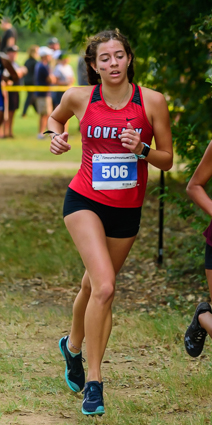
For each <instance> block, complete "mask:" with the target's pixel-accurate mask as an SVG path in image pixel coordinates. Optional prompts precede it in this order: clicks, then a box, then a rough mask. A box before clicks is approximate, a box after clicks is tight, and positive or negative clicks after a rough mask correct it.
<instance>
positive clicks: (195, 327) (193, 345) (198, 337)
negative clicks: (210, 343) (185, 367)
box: [184, 302, 212, 357]
mask: <svg viewBox="0 0 212 425" xmlns="http://www.w3.org/2000/svg"><path fill="white" fill-rule="evenodd" d="M206 311H209V313H211V312H212V311H211V306H210V304H208V303H206V302H203V303H200V304H199V305H198V306H197V309H196V311H195V314H194V317H193V320H192V322H191V324H190V326H189V327H188V329H187V331H186V333H185V337H184V343H185V348H186V351H187V353H188V354H189V355H190V356H191V357H198V356H199V355H200V354H201V352H202V350H203V347H204V343H205V338H206V336H207V332H206V330H205V329H203V328H202V327H201V326H200V324H199V320H198V316H199V314H201V313H206Z"/></svg>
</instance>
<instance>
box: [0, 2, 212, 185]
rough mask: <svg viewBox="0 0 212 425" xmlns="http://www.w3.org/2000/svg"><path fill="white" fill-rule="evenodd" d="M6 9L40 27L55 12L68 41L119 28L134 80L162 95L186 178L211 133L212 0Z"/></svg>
mask: <svg viewBox="0 0 212 425" xmlns="http://www.w3.org/2000/svg"><path fill="white" fill-rule="evenodd" d="M5 12H7V14H9V16H10V17H11V18H12V19H13V21H14V22H20V21H25V22H26V23H27V24H28V26H29V28H31V30H39V31H41V29H42V27H43V25H44V24H45V23H46V21H47V20H48V19H49V18H50V17H52V16H54V15H55V14H57V16H58V19H59V20H60V21H61V22H62V24H63V26H64V27H65V29H66V30H67V31H69V32H70V34H71V40H70V41H71V44H72V46H76V45H77V44H78V43H80V44H81V43H82V41H83V40H85V39H86V37H87V36H89V35H91V34H94V33H96V32H97V31H100V30H102V29H104V28H119V29H120V31H121V32H123V33H124V34H125V35H126V36H127V37H128V38H129V40H130V42H131V45H132V47H133V49H134V51H135V57H136V81H137V82H140V83H141V84H142V85H146V86H148V87H151V88H153V89H156V90H158V91H161V92H162V93H164V95H165V96H166V99H167V101H168V103H169V107H170V111H171V118H172V122H173V138H174V141H175V146H176V151H177V153H178V154H179V156H180V157H181V158H182V161H184V162H186V163H187V164H188V167H187V171H188V176H187V177H188V178H189V177H190V175H191V174H192V172H193V171H194V169H195V168H196V166H197V164H198V162H199V161H200V158H201V157H202V155H203V152H204V151H205V148H206V146H207V144H208V141H209V139H210V138H211V112H212V111H211V109H212V108H211V86H210V84H208V82H210V81H211V77H210V75H211V74H212V71H211V68H212V64H211V62H212V54H209V48H210V49H211V50H212V47H210V42H212V35H211V29H212V17H211V16H212V1H211V0H201V1H199V0H187V1H184V0H147V1H142V0H116V1H114V0H107V1H103V2H101V4H99V2H98V1H97V0H60V1H56V0H17V1H9V0H1V2H0V14H4V13H5ZM206 79H207V81H208V82H206Z"/></svg>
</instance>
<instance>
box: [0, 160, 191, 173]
mask: <svg viewBox="0 0 212 425" xmlns="http://www.w3.org/2000/svg"><path fill="white" fill-rule="evenodd" d="M79 167H80V162H70V161H67V162H59V161H58V162H57V161H28V160H26V161H23V160H22V161H12V160H11V161H10V160H2V161H0V171H5V170H8V171H10V170H17V171H19V170H20V171H21V170H31V171H32V170H73V169H74V170H77V169H78V168H79ZM184 168H185V164H174V165H173V167H172V169H171V171H181V170H183V169H184ZM149 170H155V171H158V172H159V170H158V169H157V168H155V167H154V166H153V165H150V164H149Z"/></svg>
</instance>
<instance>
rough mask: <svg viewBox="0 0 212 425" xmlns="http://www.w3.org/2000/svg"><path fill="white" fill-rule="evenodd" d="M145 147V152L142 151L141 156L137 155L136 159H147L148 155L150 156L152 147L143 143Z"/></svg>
mask: <svg viewBox="0 0 212 425" xmlns="http://www.w3.org/2000/svg"><path fill="white" fill-rule="evenodd" d="M143 145H144V147H143V150H142V152H141V154H140V155H137V154H135V156H136V158H139V159H144V158H146V157H147V155H148V153H149V151H150V147H149V145H147V144H146V143H143Z"/></svg>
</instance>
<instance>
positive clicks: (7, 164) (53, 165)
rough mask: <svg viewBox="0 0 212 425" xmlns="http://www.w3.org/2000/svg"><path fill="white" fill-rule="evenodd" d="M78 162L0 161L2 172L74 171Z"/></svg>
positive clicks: (77, 166) (78, 164)
mask: <svg viewBox="0 0 212 425" xmlns="http://www.w3.org/2000/svg"><path fill="white" fill-rule="evenodd" d="M79 166H80V163H79V162H70V161H69V162H56V161H28V160H26V161H6V160H5V161H0V171H1V170H2V171H3V170H8V171H9V170H20V171H21V170H31V171H32V170H61V169H63V170H64V169H65V170H73V169H74V170H76V169H78V168H79Z"/></svg>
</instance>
